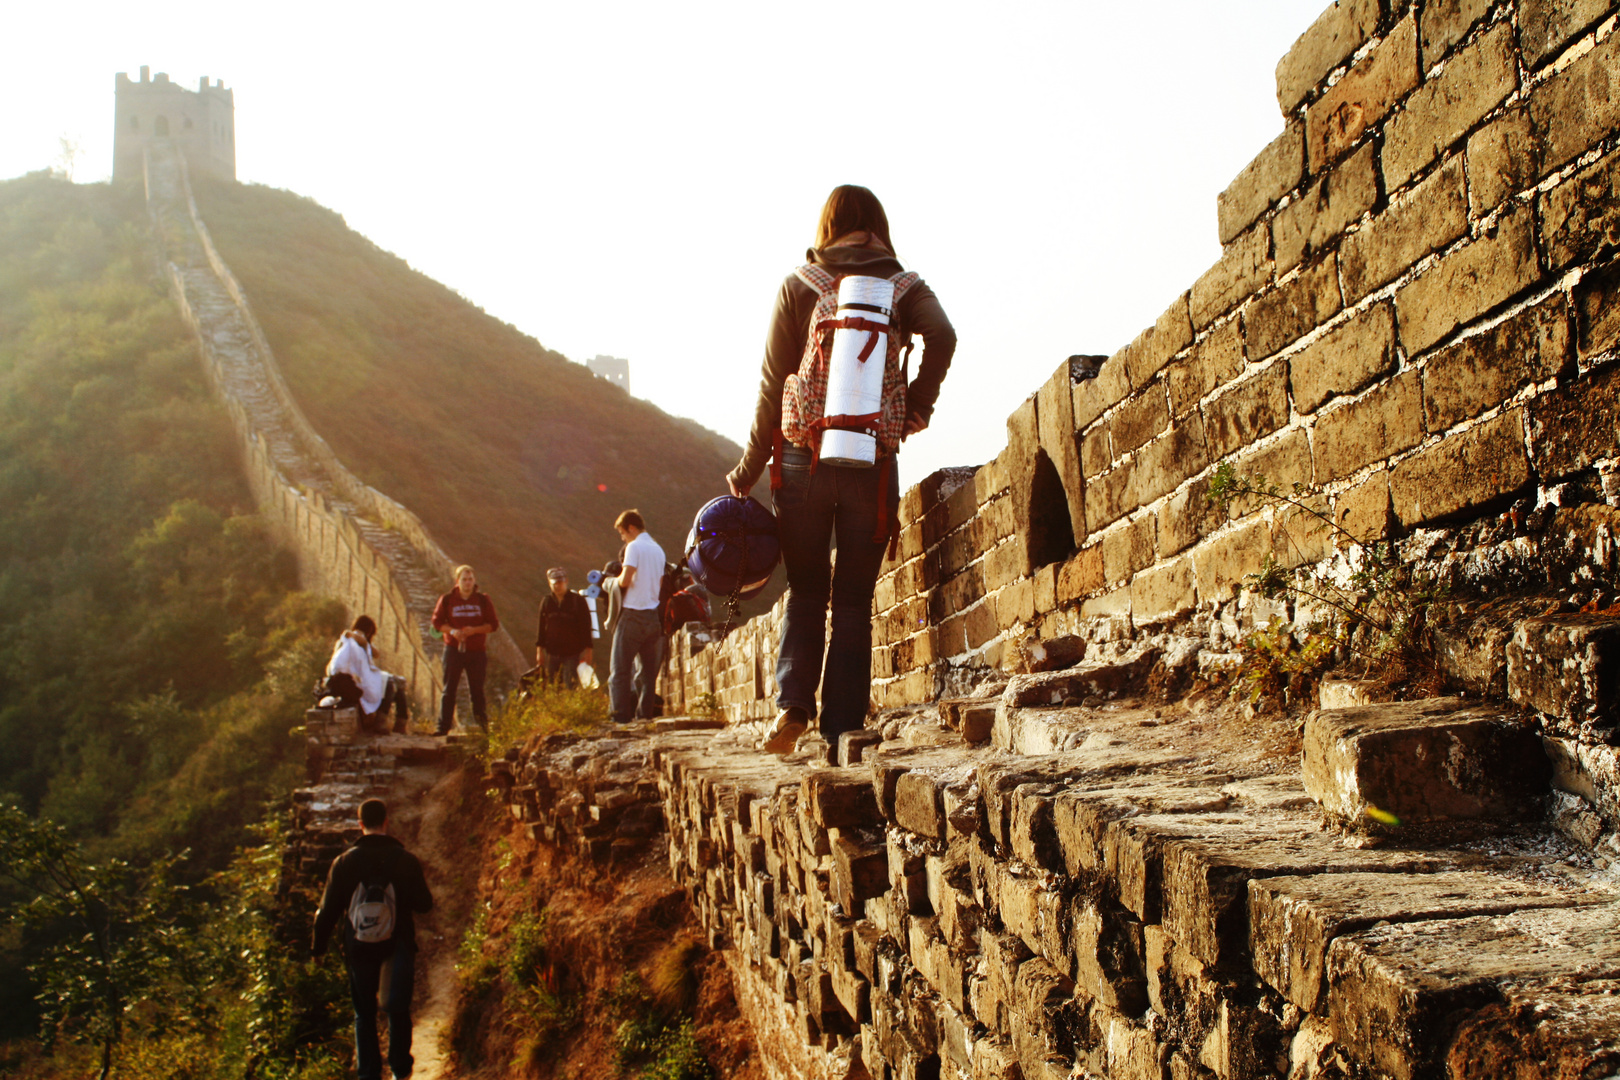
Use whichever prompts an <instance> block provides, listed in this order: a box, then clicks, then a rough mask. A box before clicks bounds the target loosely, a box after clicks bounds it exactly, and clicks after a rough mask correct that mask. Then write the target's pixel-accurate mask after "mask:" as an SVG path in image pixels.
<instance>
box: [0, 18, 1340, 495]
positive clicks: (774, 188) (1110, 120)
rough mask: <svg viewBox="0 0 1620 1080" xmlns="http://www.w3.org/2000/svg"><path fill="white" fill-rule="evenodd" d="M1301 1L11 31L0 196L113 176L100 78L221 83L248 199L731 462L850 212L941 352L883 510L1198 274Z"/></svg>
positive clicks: (962, 460) (1271, 117) (1250, 152)
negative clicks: (837, 220) (724, 438)
mask: <svg viewBox="0 0 1620 1080" xmlns="http://www.w3.org/2000/svg"><path fill="white" fill-rule="evenodd" d="M1325 4H1326V0H1228V2H1223V3H1211V2H1209V0H1161V2H1159V3H1155V4H1151V5H1150V4H1121V3H1117V2H1116V3H1100V2H1085V3H1006V4H987V3H974V4H968V3H953V2H944V0H930V2H927V3H923V2H904V3H901V2H883V0H875V2H870V3H865V4H843V3H818V4H793V5H788V4H776V3H762V2H760V0H753V2H750V3H736V4H729V3H705V2H701V0H700V2H696V3H644V2H639V0H632V2H621V3H616V4H593V3H579V2H576V3H570V4H557V3H551V2H548V0H538V2H529V3H523V4H492V3H477V2H471V3H460V4H445V3H442V2H440V3H434V4H421V3H398V2H394V3H387V4H383V3H370V2H354V0H327V2H324V3H308V2H305V0H287V2H282V3H278V4H276V5H269V4H234V5H233V4H224V5H222V4H219V3H217V2H210V3H163V2H155V3H149V4H129V3H118V4H112V3H101V2H92V3H52V2H45V0H22V2H21V3H19V4H14V5H9V7H10V10H9V11H8V12H7V18H6V22H7V27H6V36H5V40H6V42H7V45H8V47H7V48H5V49H4V50H3V52H0V95H3V99H4V100H6V101H9V102H11V105H10V106H9V107H8V110H7V111H8V115H7V119H6V122H5V129H4V136H3V138H0V177H10V176H16V175H20V174H22V173H25V172H30V171H33V170H36V169H40V168H44V167H47V166H49V165H51V164H52V163H53V161H54V160H55V159H56V158H57V156H58V150H59V148H58V139H59V137H60V136H62V135H64V134H65V135H68V136H70V137H72V138H75V139H77V140H78V141H79V142H80V143H81V145H82V147H83V150H84V153H83V156H82V158H81V160H80V161H79V164H78V168H77V173H76V177H77V179H79V180H81V181H89V180H99V179H104V178H106V177H107V176H108V175H109V174H110V172H111V150H112V120H113V77H114V75H115V73H117V72H119V71H127V72H129V73H130V74H131V76H132V77H136V78H138V77H139V76H138V74H137V73H138V71H139V68H140V66H141V65H142V64H148V65H151V67H152V70H153V71H154V72H158V71H166V72H168V73H169V75H170V77H171V78H173V79H174V80H175V81H177V82H179V83H180V84H181V85H182V86H186V87H188V88H195V87H196V85H197V79H198V77H199V76H202V75H207V76H210V77H212V78H222V79H224V80H225V85H226V86H228V87H231V88H232V89H234V91H235V93H236V121H237V124H236V127H237V154H238V157H237V172H238V176H239V178H240V179H242V180H243V181H245V182H251V183H258V184H267V185H270V186H272V187H278V188H287V189H289V190H292V191H295V192H298V193H300V194H302V195H306V196H309V197H310V198H312V199H315V200H316V201H317V202H320V203H322V204H323V205H325V206H328V207H331V208H332V209H334V210H337V211H338V212H340V213H342V214H343V215H344V216H345V218H346V219H347V220H348V222H349V224H350V225H351V226H352V227H354V228H355V229H358V230H359V231H360V232H362V233H364V234H365V235H366V236H368V237H370V238H371V239H372V240H373V241H375V242H376V243H377V244H379V245H380V246H382V247H384V248H386V249H388V250H390V251H393V252H395V253H396V254H398V255H400V256H401V257H403V258H404V259H406V260H407V261H409V262H410V263H411V265H413V266H414V267H416V268H417V269H419V270H421V271H423V272H425V273H427V274H429V275H431V276H432V277H435V278H437V279H438V280H440V281H442V282H444V283H445V284H447V285H449V286H451V287H452V288H454V289H456V290H457V291H459V292H460V293H461V294H463V295H464V296H466V297H467V298H468V299H470V300H472V301H473V302H474V303H476V304H478V305H479V306H481V307H483V308H484V309H485V310H487V311H489V312H490V313H492V314H494V315H496V316H498V317H500V318H502V319H505V320H506V321H508V322H511V323H513V324H514V325H516V326H518V327H519V328H521V329H522V330H524V331H526V332H528V333H530V334H533V335H534V336H535V337H536V338H538V339H539V340H540V341H541V342H543V343H544V344H546V345H547V346H550V347H551V348H554V349H557V350H559V351H561V352H563V353H564V354H566V355H567V356H569V357H570V358H572V359H575V360H585V359H587V358H589V357H591V356H594V355H596V354H598V353H606V354H609V355H613V356H623V357H628V358H629V359H630V362H631V388H632V390H633V392H634V393H635V394H636V395H637V396H639V397H644V398H648V399H650V400H652V401H654V402H656V403H657V404H658V405H660V406H662V407H663V408H664V409H666V410H667V411H669V412H672V413H676V414H678V415H683V416H690V417H693V418H695V419H697V420H698V421H700V422H702V423H703V424H706V425H707V426H709V427H711V428H714V429H715V430H717V431H720V432H722V433H724V434H726V435H728V436H730V437H731V438H733V439H736V440H738V441H742V440H743V439H744V437H745V436H746V434H747V425H748V422H749V419H750V416H751V413H752V406H753V401H754V395H755V393H756V391H757V385H758V372H759V362H760V358H761V354H762V343H763V340H764V334H765V328H766V323H767V320H768V316H769V314H770V307H771V303H772V301H773V299H774V297H775V294H776V290H777V288H778V287H779V285H780V283H781V280H782V277H783V276H784V275H785V274H786V273H787V272H789V271H790V270H792V268H793V267H794V266H795V265H797V263H798V262H799V261H801V259H802V255H803V252H804V248H805V247H806V246H807V245H808V244H809V242H810V241H811V239H812V233H813V230H814V226H815V221H816V215H817V213H818V211H819V210H820V207H821V203H822V200H823V199H824V198H825V197H826V194H827V192H828V191H829V190H830V189H831V188H832V187H833V186H834V185H836V184H840V183H859V184H865V185H867V186H868V187H871V188H872V189H873V190H874V191H876V192H877V194H878V195H879V197H880V198H882V199H883V201H884V204H885V206H886V207H887V209H888V212H889V220H890V224H891V227H892V232H893V236H894V240H895V245H896V247H897V248H898V249H899V254H900V256H901V258H902V260H903V261H904V262H905V263H906V265H907V266H908V267H909V268H911V269H915V270H917V271H919V272H920V273H921V274H922V275H923V277H924V278H925V280H927V281H928V283H929V284H930V285H931V286H933V288H934V290H935V292H937V293H938V294H939V296H940V298H941V300H942V301H943V303H944V305H945V308H946V311H947V312H948V313H949V314H950V316H951V318H952V321H953V322H954V323H955V324H956V327H957V333H958V336H959V338H960V345H959V348H958V351H957V354H956V360H955V363H954V364H953V365H952V369H951V374H950V377H949V378H948V379H947V381H946V383H945V388H944V392H943V394H942V395H941V397H940V401H939V406H938V409H937V411H936V412H935V423H934V427H933V428H932V429H931V430H929V431H927V432H924V433H923V434H922V435H919V436H916V437H914V438H913V439H912V440H911V441H910V442H908V443H907V444H906V447H905V449H904V450H903V452H902V455H901V461H902V463H903V465H902V478H903V480H904V482H905V483H907V484H910V483H913V482H915V481H916V480H918V479H920V478H921V477H922V476H923V475H925V474H926V473H927V472H929V471H931V470H932V469H935V468H939V467H941V466H944V465H964V464H965V465H976V464H979V463H981V462H983V461H985V460H988V459H989V458H990V457H992V456H994V455H995V454H996V452H997V451H999V450H1000V448H1001V447H1002V445H1003V444H1004V442H1005V436H1006V431H1005V420H1006V417H1007V415H1008V414H1009V413H1010V412H1012V410H1013V409H1014V408H1016V407H1017V405H1018V403H1019V402H1020V401H1022V400H1023V398H1024V397H1025V396H1027V395H1028V394H1030V393H1032V392H1033V391H1034V390H1035V389H1036V387H1037V386H1039V385H1040V383H1041V382H1042V381H1044V380H1045V378H1046V377H1047V376H1048V375H1049V374H1050V373H1051V371H1052V370H1053V369H1054V368H1055V367H1056V366H1057V364H1058V363H1059V362H1060V361H1061V360H1062V359H1063V358H1064V357H1066V356H1067V355H1068V354H1070V353H1074V352H1087V353H1112V352H1113V351H1114V350H1115V349H1117V348H1118V347H1119V346H1121V345H1123V344H1124V343H1126V342H1127V341H1129V340H1130V339H1131V338H1132V337H1133V336H1135V334H1136V332H1137V331H1138V330H1139V329H1141V328H1142V327H1143V326H1146V325H1148V324H1150V323H1151V322H1152V321H1153V320H1154V319H1155V318H1156V317H1157V316H1158V314H1159V313H1160V312H1161V311H1162V310H1163V309H1164V307H1165V305H1166V304H1167V303H1168V302H1169V301H1170V299H1171V298H1172V297H1173V296H1175V295H1176V294H1177V293H1178V292H1180V291H1181V290H1182V289H1185V288H1187V287H1188V286H1189V285H1191V284H1192V282H1193V281H1194V279H1195V278H1196V277H1197V276H1198V274H1199V273H1201V272H1202V271H1203V270H1204V269H1206V268H1207V267H1208V266H1209V264H1210V263H1211V262H1213V261H1214V259H1215V257H1216V256H1217V255H1218V253H1219V245H1218V243H1217V240H1216V235H1215V196H1216V195H1217V194H1218V193H1219V192H1220V191H1221V190H1222V189H1223V188H1224V187H1225V186H1226V185H1227V184H1228V183H1229V182H1230V181H1231V179H1232V177H1233V176H1234V175H1236V173H1237V172H1238V170H1239V169H1241V168H1242V167H1243V166H1244V165H1245V164H1247V162H1248V161H1249V160H1250V159H1251V158H1252V157H1253V156H1254V155H1255V153H1257V152H1258V151H1259V150H1260V148H1261V147H1263V146H1264V145H1265V144H1266V142H1267V141H1269V140H1270V139H1271V138H1272V137H1273V136H1274V135H1276V134H1277V133H1278V132H1279V131H1281V130H1282V117H1281V115H1280V113H1279V112H1278V109H1277V104H1276V97H1275V93H1274V83H1273V74H1272V73H1273V70H1274V68H1275V65H1276V62H1277V60H1278V58H1279V57H1281V56H1282V54H1283V53H1284V52H1285V51H1286V50H1287V48H1288V47H1289V45H1290V44H1291V43H1292V42H1293V41H1294V39H1295V38H1296V37H1298V35H1299V34H1300V33H1301V32H1302V31H1303V30H1304V29H1305V28H1306V27H1307V26H1308V25H1309V24H1310V23H1311V21H1312V20H1313V19H1314V18H1315V17H1316V16H1317V15H1318V14H1319V13H1320V11H1321V9H1322V8H1323V7H1324V6H1325ZM627 437H634V433H627ZM715 483H716V492H717V493H718V492H719V491H720V490H722V488H721V481H720V478H719V477H716V481H715Z"/></svg>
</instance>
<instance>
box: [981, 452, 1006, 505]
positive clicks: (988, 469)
mask: <svg viewBox="0 0 1620 1080" xmlns="http://www.w3.org/2000/svg"><path fill="white" fill-rule="evenodd" d="M1006 490H1007V473H1006V470H1005V469H1004V468H1003V467H1002V465H1001V461H1000V459H999V458H998V459H996V460H994V461H990V462H987V463H986V464H984V465H980V466H979V471H978V472H976V473H974V474H973V497H974V498H975V499H977V500H978V502H979V505H980V506H984V505H985V504H986V503H988V502H990V500H991V499H994V498H995V497H996V496H997V495H1000V494H1001V493H1002V492H1004V491H1006Z"/></svg>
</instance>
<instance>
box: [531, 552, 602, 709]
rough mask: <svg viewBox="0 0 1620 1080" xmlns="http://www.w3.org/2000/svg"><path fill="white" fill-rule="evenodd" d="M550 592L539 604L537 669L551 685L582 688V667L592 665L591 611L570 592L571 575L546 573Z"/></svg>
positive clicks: (560, 570)
mask: <svg viewBox="0 0 1620 1080" xmlns="http://www.w3.org/2000/svg"><path fill="white" fill-rule="evenodd" d="M546 582H547V584H549V585H550V586H551V592H550V593H549V594H547V596H546V598H545V599H544V600H542V601H540V628H539V630H538V631H537V632H536V634H535V638H534V663H535V666H536V667H538V668H540V669H542V670H543V671H544V672H545V673H546V681H547V682H548V683H554V684H560V685H562V686H578V685H579V665H580V664H588V663H590V662H591V609H590V608H589V607H588V606H587V605H586V602H585V598H584V597H583V596H581V595H579V593H577V592H574V591H572V590H571V589H569V588H568V571H566V570H564V569H563V568H562V567H560V566H553V567H552V568H551V569H550V570H547V571H546Z"/></svg>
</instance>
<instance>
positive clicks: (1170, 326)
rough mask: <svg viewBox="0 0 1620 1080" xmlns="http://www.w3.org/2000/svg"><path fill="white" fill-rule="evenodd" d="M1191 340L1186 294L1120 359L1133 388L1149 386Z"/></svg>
mask: <svg viewBox="0 0 1620 1080" xmlns="http://www.w3.org/2000/svg"><path fill="white" fill-rule="evenodd" d="M1192 340H1193V332H1192V323H1191V322H1190V321H1189V319H1188V315H1187V294H1186V293H1182V294H1181V295H1180V296H1178V297H1176V298H1175V300H1174V301H1172V302H1171V304H1170V306H1169V307H1167V308H1165V309H1164V313H1163V314H1162V315H1160V316H1159V317H1158V319H1157V320H1155V321H1154V323H1153V325H1152V326H1150V327H1148V328H1147V329H1146V330H1143V331H1142V332H1141V333H1140V334H1138V335H1137V336H1136V339H1135V340H1134V341H1132V342H1131V343H1130V344H1129V345H1127V346H1126V347H1125V348H1124V349H1123V350H1121V353H1120V357H1119V359H1121V360H1123V361H1124V363H1125V368H1126V371H1127V372H1128V374H1129V376H1130V380H1131V385H1132V386H1133V387H1136V388H1137V389H1140V388H1142V387H1144V386H1146V385H1147V384H1148V382H1149V381H1150V380H1151V379H1152V378H1153V376H1155V375H1157V374H1158V373H1159V372H1160V371H1162V370H1164V366H1165V365H1166V364H1168V363H1169V362H1170V358H1171V357H1173V356H1175V355H1176V354H1177V353H1178V352H1180V351H1181V350H1182V349H1185V348H1186V347H1187V346H1188V345H1191V344H1192Z"/></svg>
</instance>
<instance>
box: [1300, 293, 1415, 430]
mask: <svg viewBox="0 0 1620 1080" xmlns="http://www.w3.org/2000/svg"><path fill="white" fill-rule="evenodd" d="M1394 367H1395V309H1394V307H1393V306H1392V305H1390V304H1387V303H1386V304H1379V305H1377V306H1376V307H1372V308H1369V309H1367V310H1366V311H1364V312H1362V313H1361V314H1360V315H1358V316H1357V317H1356V318H1354V319H1352V320H1351V321H1350V322H1347V323H1345V324H1344V325H1343V326H1339V327H1336V328H1334V329H1333V330H1332V331H1330V332H1328V333H1326V334H1323V335H1322V336H1321V337H1320V338H1318V339H1317V340H1316V341H1313V342H1312V343H1311V344H1310V345H1308V346H1307V347H1306V348H1305V349H1304V350H1302V351H1301V352H1300V353H1299V354H1298V355H1296V356H1293V357H1291V358H1290V360H1289V377H1290V379H1291V380H1292V383H1293V388H1294V407H1295V408H1296V409H1298V410H1299V411H1300V412H1302V413H1312V412H1315V411H1316V410H1317V409H1318V408H1320V407H1321V406H1322V403H1323V402H1325V401H1327V400H1328V399H1329V398H1332V397H1334V396H1335V395H1337V394H1354V393H1355V392H1356V391H1358V390H1360V389H1361V388H1362V387H1364V386H1366V385H1368V384H1369V383H1371V382H1372V381H1373V380H1374V379H1377V378H1378V377H1379V376H1382V375H1386V374H1388V373H1389V372H1390V371H1391V370H1393V369H1394Z"/></svg>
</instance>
